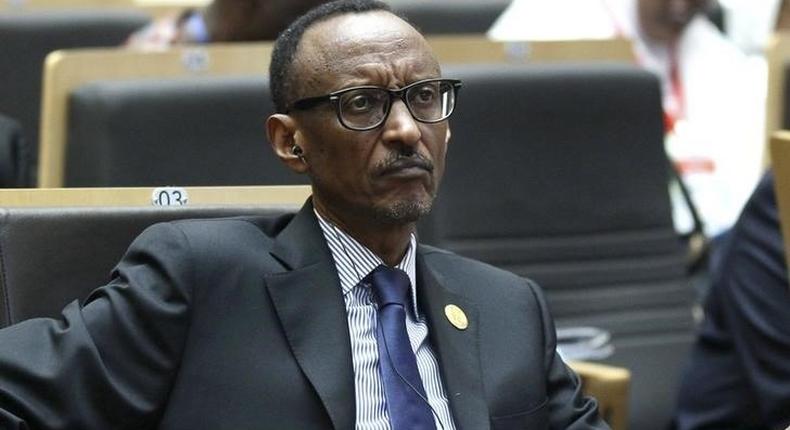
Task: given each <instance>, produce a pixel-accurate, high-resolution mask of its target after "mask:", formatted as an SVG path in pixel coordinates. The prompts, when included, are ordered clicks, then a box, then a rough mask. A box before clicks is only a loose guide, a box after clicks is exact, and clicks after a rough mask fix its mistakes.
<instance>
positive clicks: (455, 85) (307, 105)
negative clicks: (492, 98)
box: [286, 78, 462, 131]
mask: <svg viewBox="0 0 790 430" xmlns="http://www.w3.org/2000/svg"><path fill="white" fill-rule="evenodd" d="M429 82H447V83H449V84H450V85H451V86H452V89H453V106H452V109H450V112H448V113H447V115H445V116H443V117H442V118H439V119H436V120H428V121H426V120H422V119H419V118H417V117H416V116H415V115H414V112H412V110H411V106H410V105H409V102H408V101H407V99H406V92H407V91H409V90H410V89H411V88H414V87H417V86H419V85H422V84H425V83H429ZM461 86H462V84H461V80H460V79H446V78H431V79H423V80H420V81H416V82H412V83H411V84H409V85H406V86H405V87H403V88H398V89H397V90H392V89H389V88H383V87H377V86H375V85H362V86H358V87H350V88H343V89H342V90H337V91H334V92H331V93H329V94H326V95H323V96H316V97H306V98H303V99H299V100H296V101H295V102H293V103H291V107H290V108H288V110H287V111H286V113H288V112H290V111H291V110H292V109H296V110H309V109H312V108H314V107H316V106H318V105H319V104H321V103H323V102H329V103H330V104H331V105H332V107H333V108H334V110H335V115H337V120H338V121H340V124H341V125H343V127H345V128H347V129H349V130H354V131H367V130H373V129H374V128H378V127H380V126H381V125H382V124H384V123H385V122H386V121H387V118H389V115H390V111H391V110H392V102H393V101H394V98H395V97H398V98H400V99H401V100H402V101H403V104H404V105H406V109H407V110H408V111H409V114H410V115H411V117H412V118H414V120H415V121H418V122H421V123H424V124H436V123H438V122H442V121H444V120H446V119H447V118H449V117H450V116H451V115H452V114H453V112H454V111H455V104H456V100H457V98H458V91H459V90H460V89H461ZM366 89H375V90H384V91H387V93H389V96H390V97H389V103H387V105H386V110H385V112H384V115H382V116H381V121H379V122H377V123H375V124H373V125H370V126H367V127H352V126H350V125H348V124H346V122H345V121H343V116H342V115H341V108H340V97H341V96H342V95H343V94H345V93H348V92H351V91H357V90H366Z"/></svg>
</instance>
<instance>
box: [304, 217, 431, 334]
mask: <svg viewBox="0 0 790 430" xmlns="http://www.w3.org/2000/svg"><path fill="white" fill-rule="evenodd" d="M313 212H314V213H315V216H316V218H318V224H319V225H320V226H321V231H322V232H323V233H324V239H326V243H327V244H328V245H329V250H330V251H331V252H332V258H333V259H334V260H335V267H336V268H337V274H338V276H339V277H340V288H341V289H342V291H343V296H345V295H347V294H349V293H350V292H351V290H352V289H354V287H355V286H357V284H359V282H360V281H361V280H362V278H364V277H365V276H367V274H368V273H370V272H372V271H373V269H375V268H376V267H378V266H379V265H380V264H384V261H383V260H382V259H381V258H379V257H378V256H377V255H376V254H375V253H373V251H371V250H370V249H368V248H367V247H366V246H365V245H362V244H361V243H359V242H358V241H357V240H356V239H354V238H353V237H351V236H350V235H348V234H347V233H346V232H344V231H343V230H341V229H340V228H338V227H337V226H336V225H334V224H332V223H331V222H329V221H327V220H326V219H324V218H323V217H321V215H320V214H319V213H318V211H316V210H315V209H313ZM416 249H417V237H416V236H415V235H414V233H412V234H411V237H410V239H409V247H408V248H407V249H406V254H405V255H404V256H403V259H402V260H401V261H400V263H398V264H397V265H396V266H395V267H397V268H398V269H401V270H403V271H404V272H406V274H407V275H409V281H410V283H411V285H410V289H411V298H412V304H413V308H414V315H415V316H416V317H417V319H419V313H418V312H417V288H416V285H417V275H416V266H415V261H416V260H415V257H416V252H415V250H416Z"/></svg>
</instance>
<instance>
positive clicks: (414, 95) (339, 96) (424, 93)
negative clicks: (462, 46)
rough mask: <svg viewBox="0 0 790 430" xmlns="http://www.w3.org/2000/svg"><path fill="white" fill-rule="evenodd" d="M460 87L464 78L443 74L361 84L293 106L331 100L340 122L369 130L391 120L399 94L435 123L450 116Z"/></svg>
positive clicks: (306, 106) (414, 112)
mask: <svg viewBox="0 0 790 430" xmlns="http://www.w3.org/2000/svg"><path fill="white" fill-rule="evenodd" d="M460 88H461V81H459V80H457V79H442V78H436V79H425V80H422V81H417V82H414V83H412V84H409V85H406V86H405V87H403V88H400V89H397V90H390V89H387V88H381V87H374V86H360V87H352V88H345V89H342V90H339V91H335V92H333V93H330V94H327V95H325V96H318V97H308V98H304V99H301V100H297V101H295V102H294V103H293V104H292V105H291V108H290V109H298V110H307V109H311V108H313V107H315V106H317V105H318V104H320V103H323V102H330V103H331V104H332V106H333V107H334V109H335V113H337V119H338V120H339V121H340V124H342V125H343V126H344V127H346V128H348V129H350V130H356V131H365V130H372V129H374V128H376V127H378V126H380V125H381V124H383V123H384V121H386V120H387V117H388V116H389V113H390V108H391V107H392V102H393V100H394V99H395V98H396V97H398V98H400V99H401V100H403V103H404V104H405V105H406V108H407V109H408V110H409V113H411V116H412V117H413V118H414V119H415V120H417V121H419V122H423V123H427V124H433V123H437V122H440V121H444V120H445V119H447V118H449V117H450V115H451V114H452V113H453V109H455V99H456V96H457V95H458V90H459V89H460ZM290 109H289V110H290Z"/></svg>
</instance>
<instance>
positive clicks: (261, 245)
mask: <svg viewBox="0 0 790 430" xmlns="http://www.w3.org/2000/svg"><path fill="white" fill-rule="evenodd" d="M417 283H418V284H417V289H418V294H420V297H419V300H418V303H420V304H421V306H422V308H423V309H422V311H424V312H425V313H426V314H427V316H428V323H429V326H430V334H431V337H430V340H431V343H432V345H433V346H434V350H435V351H436V354H437V356H438V359H439V364H440V368H441V371H442V377H443V380H444V382H445V386H446V389H447V394H448V398H449V401H450V406H451V411H452V413H453V415H454V418H455V422H456V424H457V426H458V428H459V429H470V430H485V429H488V428H491V429H540V428H552V429H575V430H580V429H605V428H608V427H607V426H606V425H605V424H604V423H603V422H601V421H600V420H599V419H598V417H597V412H596V403H595V402H594V401H592V400H588V399H584V398H583V397H582V396H581V394H580V386H579V382H578V379H577V378H576V377H575V376H574V375H573V374H572V373H571V372H570V371H569V370H568V369H567V368H566V366H565V365H564V364H563V362H562V361H561V359H560V358H559V357H558V356H557V354H556V352H555V337H554V328H553V325H552V322H551V319H550V317H549V316H548V313H547V310H546V306H545V303H544V302H543V299H542V297H541V293H540V292H539V290H538V289H537V287H535V286H534V285H533V284H532V283H530V282H529V281H525V280H524V279H522V278H519V277H517V276H515V275H513V274H510V273H508V272H504V271H501V270H499V269H496V268H493V267H491V266H488V265H485V264H482V263H479V262H475V261H472V260H468V259H465V258H462V257H459V256H456V255H454V254H451V253H448V252H445V251H441V250H437V249H434V248H430V247H419V248H418V253H417ZM447 304H455V305H458V306H460V307H461V308H462V309H464V311H465V312H466V314H467V316H468V318H469V321H470V323H469V328H468V329H467V330H458V329H456V328H455V327H453V326H452V325H451V324H450V323H449V322H448V320H447V318H446V317H445V315H444V307H445V306H446V305H447ZM536 346H539V347H536ZM354 408H355V401H354V379H353V370H352V362H351V350H350V343H349V333H348V325H347V319H346V312H345V307H344V303H343V299H342V296H341V289H340V286H339V280H338V277H337V273H336V271H335V266H334V262H333V260H332V257H331V254H330V252H329V249H328V247H327V245H326V242H325V241H324V238H323V236H322V233H321V231H320V228H319V226H318V223H317V220H316V218H315V216H314V214H313V208H312V205H310V204H307V205H306V206H305V207H304V208H303V209H302V211H301V212H300V213H298V214H297V215H296V216H295V217H294V218H293V219H291V218H290V217H284V218H279V219H263V218H254V219H224V220H207V221H181V222H175V223H169V224H160V225H157V226H154V227H152V228H150V229H148V230H147V231H146V232H145V233H144V234H143V235H141V236H140V237H139V238H138V239H137V240H136V241H135V242H134V243H133V244H132V246H131V247H130V249H129V251H128V252H127V254H126V256H125V257H124V259H123V260H122V261H121V263H120V264H119V265H118V267H117V269H116V270H115V272H114V276H113V280H112V281H111V282H110V283H109V284H108V285H107V286H105V287H103V288H100V289H98V290H96V291H95V292H94V293H93V294H92V295H91V297H90V298H89V299H88V301H87V303H86V304H85V306H84V308H82V309H80V307H79V306H78V305H77V303H72V304H70V305H69V306H68V307H67V308H66V309H65V310H64V312H63V318H62V319H60V320H46V319H38V320H29V321H26V322H22V323H20V324H17V325H15V326H11V327H9V328H6V329H4V330H0V428H2V429H21V428H25V427H22V423H23V422H24V423H26V425H27V426H28V427H27V428H31V429H37V430H44V429H67V428H68V429H81V430H89V429H124V428H128V429H136V430H140V429H149V428H150V429H153V428H159V429H185V428H190V429H212V430H218V429H233V430H242V429H331V428H334V429H352V428H353V427H354V417H355V411H354ZM547 423H548V424H549V425H547Z"/></svg>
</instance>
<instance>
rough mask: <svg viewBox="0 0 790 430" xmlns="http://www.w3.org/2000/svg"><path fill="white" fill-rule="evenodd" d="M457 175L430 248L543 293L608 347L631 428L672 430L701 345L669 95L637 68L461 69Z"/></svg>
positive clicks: (564, 321) (453, 72)
mask: <svg viewBox="0 0 790 430" xmlns="http://www.w3.org/2000/svg"><path fill="white" fill-rule="evenodd" d="M443 72H444V74H445V75H446V76H453V77H456V78H460V79H461V80H463V82H464V87H463V88H462V90H461V92H460V94H459V98H460V103H459V104H458V107H457V109H456V111H455V113H454V114H453V117H452V119H451V121H450V127H451V129H452V134H453V137H452V142H451V143H450V147H449V151H448V155H447V165H448V166H452V167H451V168H449V169H447V171H446V173H445V177H444V180H443V183H442V189H441V192H440V193H439V196H438V198H437V200H436V202H435V205H434V209H433V211H432V213H431V215H430V216H429V217H428V219H427V220H426V222H425V224H424V225H423V226H422V227H423V229H422V230H421V232H422V240H423V241H427V242H429V243H434V244H436V245H438V246H440V247H444V248H449V249H450V250H453V251H456V252H458V253H460V254H463V255H467V256H470V257H473V258H476V259H480V260H483V261H486V262H489V263H491V264H493V265H496V266H499V267H503V268H505V269H507V270H510V271H513V272H515V273H517V274H520V275H524V276H527V277H530V278H532V279H535V280H536V281H538V283H539V284H541V286H542V287H543V289H544V290H545V291H546V295H547V300H548V303H549V306H550V308H551V309H552V312H553V314H554V316H555V318H556V321H557V325H558V327H560V328H568V327H578V326H592V327H598V328H601V329H604V330H607V331H609V332H610V333H611V341H612V344H613V346H614V353H613V355H611V356H610V357H608V358H605V359H603V360H602V361H603V362H605V363H610V364H616V365H618V366H622V367H625V368H628V369H629V370H630V371H631V375H632V378H631V397H630V410H631V412H632V413H631V416H630V427H631V428H634V429H640V430H653V429H656V430H657V429H663V428H664V426H665V425H666V424H667V423H668V422H669V419H670V414H671V411H672V408H673V403H674V395H675V393H676V392H677V387H678V381H677V378H678V376H679V374H680V369H681V367H682V365H683V360H684V359H685V357H686V356H687V352H688V350H689V347H690V345H691V342H692V341H693V318H692V305H693V301H694V292H693V290H692V288H691V286H690V285H689V282H688V279H687V275H686V267H685V263H686V257H687V254H686V251H685V248H684V247H683V246H682V245H681V242H680V240H679V239H678V237H677V235H676V233H675V231H674V228H673V222H672V216H671V208H670V201H669V196H668V191H667V190H668V167H669V164H668V161H667V158H666V155H665V153H664V147H663V136H664V132H663V122H662V109H661V95H660V87H659V83H658V81H657V79H656V78H655V77H654V76H653V75H651V74H649V73H648V72H645V71H642V70H639V69H638V68H636V67H635V66H628V65H615V64H576V65H541V66H529V65H526V66H523V65H522V66H517V65H510V66H507V65H502V64H496V65H466V66H462V65H458V66H448V67H445V68H444V70H443Z"/></svg>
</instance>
